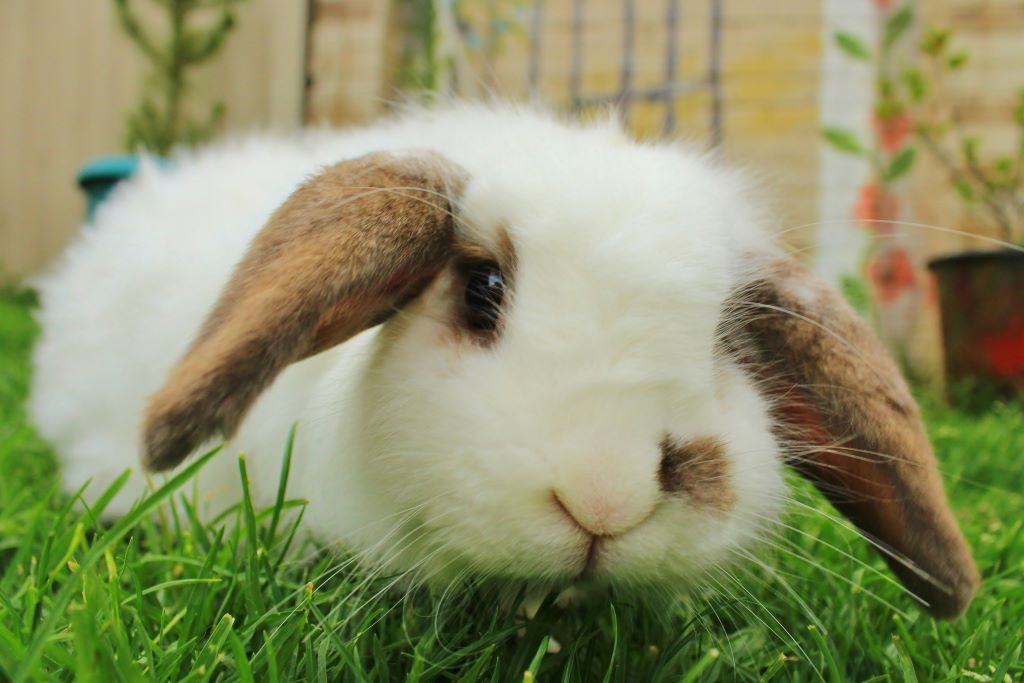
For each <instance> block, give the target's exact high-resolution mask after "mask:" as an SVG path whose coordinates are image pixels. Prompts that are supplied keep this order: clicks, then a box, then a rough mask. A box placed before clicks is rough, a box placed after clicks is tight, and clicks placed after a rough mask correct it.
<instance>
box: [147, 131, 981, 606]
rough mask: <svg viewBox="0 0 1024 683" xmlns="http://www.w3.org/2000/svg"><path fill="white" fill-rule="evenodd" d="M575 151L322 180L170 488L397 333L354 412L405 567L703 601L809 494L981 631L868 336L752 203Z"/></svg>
mask: <svg viewBox="0 0 1024 683" xmlns="http://www.w3.org/2000/svg"><path fill="white" fill-rule="evenodd" d="M574 136H575V137H574ZM565 138H566V140H567V141H566V142H565V144H564V145H562V146H558V145H554V146H552V145H548V146H546V147H543V148H533V149H531V148H530V147H529V146H528V145H524V146H523V149H522V150H520V152H519V154H518V155H516V153H515V152H514V151H511V152H510V154H512V155H513V156H512V158H508V159H504V158H503V159H502V160H501V161H500V162H499V161H498V160H492V161H491V163H490V164H486V163H480V162H479V161H474V160H473V159H472V158H468V157H467V159H468V161H467V162H466V163H464V162H463V161H464V160H462V159H460V160H459V162H456V161H453V160H452V159H451V158H449V157H445V156H441V155H439V154H438V153H436V152H418V151H412V152H406V153H397V152H382V153H377V154H371V155H369V156H365V157H362V158H358V159H354V160H349V161H344V162H341V163H339V164H337V165H335V166H333V167H331V168H328V169H327V170H325V171H323V172H322V173H321V174H319V175H318V176H316V177H314V178H312V179H311V180H309V181H308V182H307V183H306V184H305V185H303V186H302V187H301V188H300V189H298V190H297V191H296V192H295V193H294V194H293V195H292V196H291V197H290V198H289V199H288V200H287V202H285V204H284V205H283V206H282V207H281V208H280V209H279V210H278V211H277V212H276V213H275V214H274V215H273V216H272V217H271V218H270V220H269V222H268V224H267V225H266V227H265V228H264V229H263V231H262V232H261V233H260V234H259V235H258V236H257V238H256V239H255V240H254V241H253V243H252V245H251V247H250V249H249V251H248V253H247V254H246V256H245V257H244V259H243V260H242V262H241V263H240V264H239V266H238V267H237V269H236V271H235V274H234V276H233V277H232V279H231V281H230V283H229V284H228V285H227V287H226V288H225V290H224V292H223V294H222V296H221V298H220V300H219V302H218V303H217V304H216V306H215V308H214V310H213V312H212V313H211V315H210V316H209V318H208V319H207V321H206V323H205V325H204V326H203V328H202V329H201V330H200V332H199V334H198V336H197V338H196V339H195V341H194V343H193V344H192V346H191V348H190V349H189V350H188V352H187V353H186V355H185V356H184V358H183V359H182V360H181V361H180V363H179V364H178V365H177V367H176V368H175V369H174V370H173V371H172V373H171V375H170V377H169V379H168V380H167V383H166V384H165V386H164V388H163V389H161V390H160V391H159V392H158V393H157V394H156V395H155V396H154V397H153V398H152V400H151V403H150V406H149V410H148V413H147V416H146V425H145V456H146V458H147V461H146V464H147V465H148V466H149V467H151V468H154V469H164V468H168V467H172V466H174V465H176V464H177V463H178V462H180V461H181V460H182V459H183V458H185V457H186V456H187V455H188V454H189V453H191V452H192V451H193V450H194V449H195V448H196V447H198V446H199V445H200V444H201V443H202V442H204V441H206V440H207V439H209V438H211V437H214V436H217V435H223V436H229V435H231V434H232V433H233V431H234V430H235V429H236V427H237V426H238V424H239V422H240V421H241V420H242V419H243V417H244V416H245V414H246V411H247V409H248V408H249V407H250V406H251V405H252V403H253V402H254V400H255V399H256V398H257V397H258V395H259V394H260V392H261V391H263V390H264V389H265V388H266V387H267V386H268V385H269V384H270V383H271V382H273V380H274V378H275V377H276V376H277V375H278V374H279V373H280V372H281V370H282V369H284V368H285V367H286V366H287V365H288V364H289V363H292V362H295V361H298V360H300V359H303V358H305V357H308V356H310V355H312V354H316V353H319V352H321V351H323V350H325V349H328V348H330V347H333V346H335V345H337V344H341V343H343V342H345V340H347V339H349V338H350V337H352V336H353V335H355V334H356V333H358V332H360V331H362V330H364V329H367V328H368V327H371V326H375V325H378V324H381V323H383V325H384V327H383V329H382V330H381V331H380V332H379V334H378V336H377V338H376V339H375V341H374V346H373V357H372V360H371V361H370V362H369V363H368V365H367V369H366V372H365V376H364V377H363V378H361V380H360V389H359V396H360V400H358V401H357V402H356V403H357V404H358V405H356V406H354V407H353V408H352V409H353V410H355V411H357V412H358V413H359V420H358V424H359V425H360V427H359V429H360V430H361V434H360V441H361V442H362V443H364V444H366V448H365V450H366V453H365V456H361V457H363V459H364V461H365V462H364V465H365V469H366V471H367V472H368V473H369V474H368V475H365V476H369V477H370V478H372V479H373V480H374V486H373V489H374V491H375V495H379V496H380V497H381V499H382V501H383V502H382V509H388V510H390V511H392V512H393V513H394V514H395V515H402V514H404V516H403V517H402V519H403V520H405V522H406V523H408V524H409V525H410V531H409V533H408V534H405V537H406V538H414V539H415V540H414V542H413V541H410V545H409V546H408V548H411V549H412V550H409V549H408V548H407V549H406V553H405V556H406V560H405V561H406V563H407V564H413V563H419V564H420V565H421V566H422V567H423V568H425V570H427V571H429V572H434V573H438V574H441V573H458V572H471V573H474V574H479V575H488V576H496V577H509V578H516V579H526V580H536V581H543V582H552V583H558V582H571V581H574V580H576V579H579V578H587V579H590V580H597V581H608V582H612V583H618V584H623V585H651V584H657V585H665V584H668V585H684V584H685V583H687V582H692V581H694V580H696V579H698V578H699V577H700V575H701V574H702V572H705V571H706V570H708V569H711V568H714V567H716V566H720V565H722V564H724V563H726V562H728V561H730V558H731V557H733V556H735V555H736V554H737V553H740V552H742V548H743V547H744V546H745V545H747V544H749V543H751V542H752V541H754V540H756V538H757V537H758V536H759V535H760V534H761V532H762V531H764V529H765V527H766V526H768V525H771V524H772V522H773V521H775V520H777V519H778V516H779V514H780V508H781V506H782V504H783V502H784V500H785V497H786V494H785V487H784V484H783V470H784V468H785V467H786V466H790V467H792V468H794V469H796V470H797V471H798V472H800V473H801V474H803V475H804V476H806V477H807V478H809V479H810V480H811V481H812V482H813V483H814V484H815V485H816V486H817V487H818V488H819V489H820V490H821V491H822V493H824V494H825V495H826V496H827V497H828V498H829V499H830V500H831V501H832V503H833V504H834V505H835V507H836V508H837V509H838V510H839V511H841V512H842V513H843V514H844V515H846V516H847V517H848V518H849V519H850V520H851V521H852V522H853V523H854V524H855V525H856V526H857V527H859V529H860V530H861V531H862V532H863V533H864V535H865V536H867V537H868V539H869V540H870V541H871V542H872V543H873V544H875V545H876V546H877V547H878V548H879V549H880V550H881V552H882V553H883V554H884V556H885V559H886V561H887V562H888V563H889V565H890V567H891V568H892V570H893V571H894V572H895V573H896V574H897V575H898V576H899V577H900V578H901V580H902V581H903V582H904V583H905V584H906V585H907V586H908V587H909V588H910V589H911V591H913V592H914V593H915V594H916V595H918V596H919V597H920V598H921V599H922V601H923V602H924V603H925V604H926V605H927V607H928V609H929V610H930V611H931V612H932V613H933V614H936V615H938V616H943V617H952V616H956V615H958V614H959V613H960V612H962V611H963V610H964V609H965V607H966V605H967V604H968V602H969V601H970V599H971V597H972V595H973V593H974V591H975V589H976V587H977V583H978V576H977V571H976V569H975V566H974V563H973V561H972V559H971V555H970V551H969V549H968V548H967V546H966V544H965V542H964V539H963V537H962V536H961V534H960V532H959V530H958V528H957V525H956V523H955V521H954V518H953V516H952V514H951V512H950V510H949V507H948V504H947V502H946V497H945V494H944V492H943V489H942V485H941V482H940V479H939V475H938V471H937V468H936V464H935V460H934V456H933V455H932V452H931V449H930V446H929V443H928V441H927V438H926V437H925V435H924V432H923V430H922V427H921V424H920V419H919V416H918V411H917V408H916V407H915V405H914V403H913V400H912V399H911V397H910V395H909V392H908V390H907V388H906V385H905V383H904V381H903V379H902V378H901V376H900V374H899V371H898V369H897V368H896V366H895V364H894V363H893V362H892V361H891V359H890V358H889V357H888V356H887V355H886V353H885V351H884V350H883V348H882V346H881V344H880V343H879V342H878V340H877V339H876V338H875V337H874V335H873V334H872V333H871V332H870V330H869V329H868V328H867V327H866V326H865V324H864V323H863V322H861V321H860V320H859V319H858V318H857V316H856V315H855V313H854V312H853V311H852V310H851V309H850V308H849V307H848V306H847V305H846V304H845V303H844V302H843V301H842V300H841V298H840V297H839V296H838V295H837V294H836V293H835V292H834V291H832V290H831V289H830V288H829V287H828V286H826V285H825V284H824V283H823V282H822V281H820V280H819V279H818V278H817V277H815V276H814V275H813V274H811V273H810V272H809V271H808V270H806V269H805V268H804V267H802V266H800V265H799V264H798V263H797V262H796V261H794V260H792V259H790V258H788V257H786V256H784V255H782V254H781V253H780V252H777V251H775V250H773V249H772V248H771V247H770V246H769V245H768V243H767V242H766V241H764V240H763V239H762V238H761V237H760V236H759V234H760V233H759V231H758V228H757V224H758V223H759V222H760V221H759V219H758V216H757V215H756V214H755V212H753V211H752V210H751V209H750V208H749V199H748V197H747V196H746V195H747V192H746V190H745V189H744V186H743V184H742V183H741V182H740V181H738V180H737V179H736V178H735V177H733V176H732V175H730V174H728V173H727V172H725V171H722V170H720V169H718V168H716V167H715V166H714V165H713V164H710V163H707V162H706V161H704V160H702V159H700V158H699V157H696V156H693V155H687V154H685V153H683V152H681V151H680V150H678V149H676V148H673V147H668V146H664V147H659V146H639V145H634V144H631V143H628V142H627V141H625V140H624V139H622V138H620V137H618V136H614V135H613V136H587V135H583V134H582V133H580V134H577V132H572V133H569V132H567V133H565ZM297 457H301V454H298V455H297ZM324 476H327V477H344V476H345V473H344V472H340V473H324ZM313 504H316V502H315V501H314V503H313ZM413 527H415V528H414V529H413ZM410 553H411V556H410Z"/></svg>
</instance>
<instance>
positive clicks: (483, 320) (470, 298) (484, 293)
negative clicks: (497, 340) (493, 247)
mask: <svg viewBox="0 0 1024 683" xmlns="http://www.w3.org/2000/svg"><path fill="white" fill-rule="evenodd" d="M504 296H505V277H504V276H503V275H502V274H501V269H500V268H498V266H497V264H495V263H481V264H479V265H475V266H473V268H472V269H471V270H470V271H469V273H468V275H467V279H466V299H465V300H466V324H467V325H468V326H469V327H470V328H471V329H474V330H478V331H481V332H492V331H494V329H495V328H497V326H498V318H499V315H500V313H501V301H502V299H503V298H504Z"/></svg>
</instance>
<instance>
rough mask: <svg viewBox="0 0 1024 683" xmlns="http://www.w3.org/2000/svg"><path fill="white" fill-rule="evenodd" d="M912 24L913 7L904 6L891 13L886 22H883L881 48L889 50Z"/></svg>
mask: <svg viewBox="0 0 1024 683" xmlns="http://www.w3.org/2000/svg"><path fill="white" fill-rule="evenodd" d="M912 23H914V7H913V5H911V4H909V3H908V4H906V5H904V6H903V7H900V8H899V9H898V10H896V11H895V12H893V13H892V14H891V15H890V16H889V19H888V21H886V22H885V30H884V32H883V34H882V47H884V48H885V49H889V48H890V47H892V46H893V45H895V44H896V41H897V40H899V39H900V37H901V36H902V35H903V34H904V33H906V32H907V29H908V28H910V25H911V24H912Z"/></svg>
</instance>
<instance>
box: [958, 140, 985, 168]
mask: <svg viewBox="0 0 1024 683" xmlns="http://www.w3.org/2000/svg"><path fill="white" fill-rule="evenodd" d="M980 144H981V141H980V140H979V139H978V137H977V136H974V135H968V136H967V137H965V138H964V141H963V146H962V149H961V151H962V152H963V155H964V159H965V160H966V161H967V163H969V164H977V163H978V146H979V145H980Z"/></svg>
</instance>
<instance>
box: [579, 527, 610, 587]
mask: <svg viewBox="0 0 1024 683" xmlns="http://www.w3.org/2000/svg"><path fill="white" fill-rule="evenodd" d="M603 540H604V539H603V538H602V537H601V536H591V537H590V542H589V543H588V544H587V550H586V553H585V554H584V556H583V571H581V572H580V575H579V579H580V580H582V581H586V580H588V579H592V578H593V577H594V576H595V575H596V574H597V572H598V567H599V566H600V564H601V544H602V541H603Z"/></svg>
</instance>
